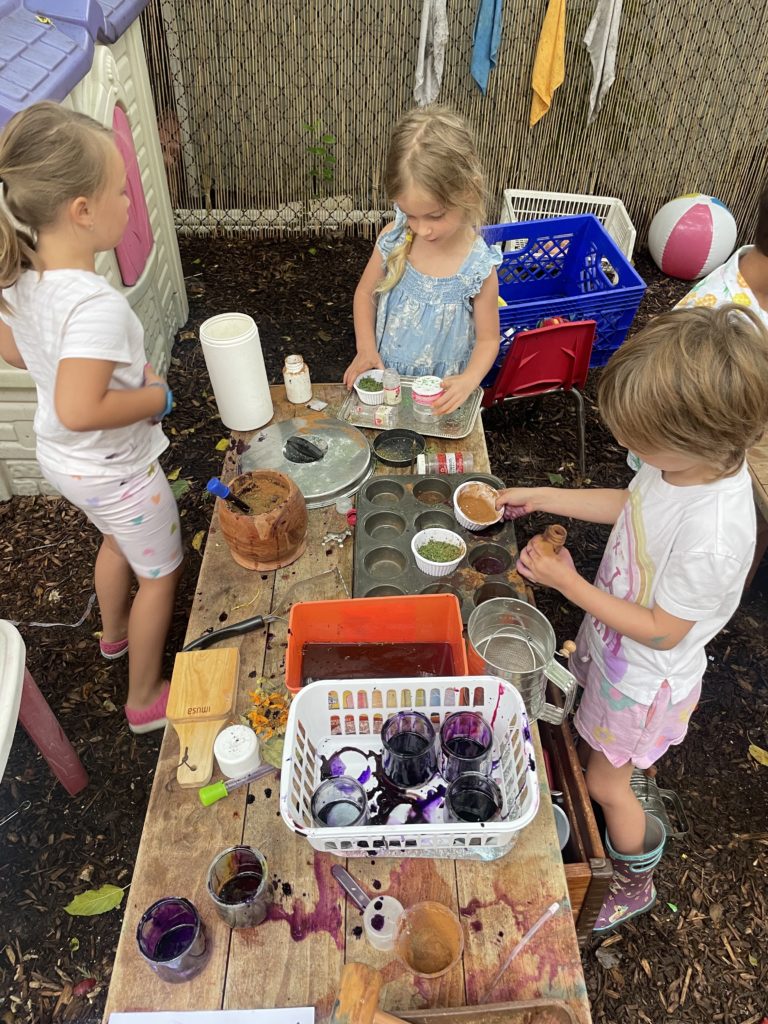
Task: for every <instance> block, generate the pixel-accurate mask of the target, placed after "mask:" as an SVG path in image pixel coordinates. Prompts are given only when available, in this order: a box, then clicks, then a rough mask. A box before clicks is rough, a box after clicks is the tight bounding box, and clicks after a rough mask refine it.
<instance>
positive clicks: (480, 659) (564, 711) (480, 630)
mask: <svg viewBox="0 0 768 1024" xmlns="http://www.w3.org/2000/svg"><path fill="white" fill-rule="evenodd" d="M467 641H468V642H467V660H468V664H469V670H470V672H472V673H476V674H478V675H480V674H483V675H494V676H500V677H501V678H502V679H506V680H507V682H510V683H512V685H513V686H514V687H515V688H516V689H517V690H518V692H519V693H520V696H521V697H522V698H523V701H524V702H525V708H526V711H527V712H528V717H529V718H530V720H531V721H535V720H536V719H537V718H540V719H541V720H542V721H544V722H550V723H552V724H553V725H560V723H561V722H562V721H563V720H564V718H565V716H566V715H568V714H569V713H570V711H571V709H572V707H573V701H574V698H575V696H576V686H577V685H578V684H577V682H576V679H575V678H574V677H573V676H572V675H571V673H570V672H569V671H568V670H567V669H565V668H563V666H562V665H560V664H559V663H558V662H557V661H556V660H555V650H556V649H557V644H556V641H555V631H554V630H553V629H552V626H551V625H550V623H549V620H548V619H547V618H545V616H543V615H542V614H541V612H539V611H537V610H536V609H535V608H534V607H533V606H532V605H530V604H527V603H526V602H525V601H518V600H516V599H515V598H511V597H494V598H492V599H491V600H490V601H484V602H483V603H482V604H481V605H478V606H477V608H475V610H474V611H473V612H472V614H471V615H470V617H469V622H468V623H467ZM547 679H549V681H550V682H552V683H554V684H555V686H557V687H558V689H560V690H562V692H563V702H564V703H563V707H562V708H556V707H554V705H552V704H548V703H547V701H546V695H545V694H546V685H547V684H546V681H547Z"/></svg>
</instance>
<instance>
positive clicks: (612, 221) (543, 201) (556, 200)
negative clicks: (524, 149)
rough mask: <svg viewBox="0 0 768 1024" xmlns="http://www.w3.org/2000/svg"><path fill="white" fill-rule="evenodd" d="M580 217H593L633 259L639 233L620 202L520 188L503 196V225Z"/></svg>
mask: <svg viewBox="0 0 768 1024" xmlns="http://www.w3.org/2000/svg"><path fill="white" fill-rule="evenodd" d="M580 213H593V214H594V215H595V217H597V219H598V220H599V221H600V223H601V224H602V225H603V227H604V228H605V230H606V231H607V232H608V234H609V235H610V236H611V238H612V239H613V240H614V242H616V244H617V245H618V247H619V248H620V249H621V251H622V252H623V253H624V255H625V256H626V257H627V259H628V260H631V259H632V252H633V251H634V248H635V236H636V234H637V232H636V231H635V226H634V224H633V223H632V221H631V220H630V218H629V214H628V213H627V208H626V207H625V206H624V203H622V201H621V200H620V199H613V198H612V197H610V196H589V195H576V194H575V193H572V192H536V191H527V190H525V189H517V188H505V189H504V192H503V200H502V207H501V223H502V224H507V223H513V222H515V221H519V220H544V219H546V218H547V217H569V216H571V215H573V214H580Z"/></svg>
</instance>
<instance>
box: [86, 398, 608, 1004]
mask: <svg viewBox="0 0 768 1024" xmlns="http://www.w3.org/2000/svg"><path fill="white" fill-rule="evenodd" d="M313 391H314V394H315V397H320V398H323V399H325V400H326V401H328V402H329V403H330V405H331V409H330V410H329V411H331V412H332V411H333V410H334V409H336V408H338V407H339V405H340V404H341V400H342V398H343V394H344V393H343V389H342V386H341V385H339V384H333V385H315V386H314V388H313ZM272 397H273V400H274V404H275V417H276V418H277V419H288V418H291V417H293V416H296V415H304V407H296V406H291V405H289V404H288V403H287V402H286V400H285V391H284V389H283V388H282V387H273V388H272ZM325 414H326V415H327V412H326V413H325ZM457 448H460V449H461V450H463V451H471V452H472V453H473V455H474V465H475V469H476V470H477V471H485V472H488V471H489V464H488V452H487V449H486V446H485V438H484V434H483V428H482V423H481V421H480V419H479V418H478V422H477V424H476V426H475V428H474V430H473V431H472V433H471V434H470V435H469V436H468V437H466V438H464V439H462V440H461V441H460V442H456V441H452V442H451V441H438V440H436V439H430V444H429V450H435V451H441V450H442V451H446V450H453V449H457ZM386 472H392V471H391V470H386ZM345 525H346V524H345V522H344V520H343V519H342V517H341V516H340V515H339V514H338V513H337V512H336V510H335V508H334V506H333V505H331V506H330V507H328V508H323V509H316V510H314V511H311V512H310V515H309V543H308V546H307V551H306V553H305V554H304V555H303V556H302V557H301V558H300V559H298V560H297V561H296V562H295V563H294V564H293V565H291V566H289V567H287V568H286V569H282V570H278V571H277V572H274V573H259V572H250V571H248V570H246V569H242V568H240V567H238V566H237V565H236V564H235V563H234V562H233V561H232V559H231V557H230V555H229V551H228V549H227V546H226V544H225V542H224V540H223V538H222V537H221V534H220V532H219V530H218V522H217V516H216V514H215V513H214V516H213V520H212V523H211V529H210V533H209V536H208V542H207V545H206V548H205V554H204V557H203V560H202V564H201V566H200V575H199V580H198V587H197V591H196V594H195V598H194V605H193V609H192V613H191V615H190V620H189V628H188V632H187V642H188V641H189V640H191V639H193V638H195V637H197V636H199V635H200V634H201V633H203V632H204V631H205V630H206V629H208V628H210V627H214V628H215V627H217V626H219V625H220V620H221V619H222V617H223V616H224V615H226V616H227V617H228V619H227V621H229V622H235V621H237V620H239V619H242V618H247V617H250V616H252V615H255V614H266V613H268V612H269V611H270V610H271V609H276V608H277V607H278V606H279V604H280V601H281V600H282V598H283V595H284V594H285V592H286V591H287V589H288V587H290V586H291V585H292V584H294V583H295V582H296V581H298V580H302V579H307V578H309V577H311V576H313V575H315V574H318V573H320V572H323V571H325V570H326V569H328V568H331V567H332V566H334V565H337V566H338V567H339V570H340V571H341V574H342V576H343V578H344V580H345V581H346V585H347V587H349V588H350V591H351V579H352V545H351V543H350V542H349V541H348V542H347V543H346V544H345V545H344V547H343V548H341V549H339V548H338V547H336V546H335V545H334V546H333V547H331V548H329V547H328V545H324V544H322V543H321V538H322V537H323V535H324V534H325V533H326V532H327V531H329V530H339V529H341V528H342V527H343V526H345ZM192 557H195V556H194V555H193V556H192ZM187 571H194V568H193V567H192V566H190V567H188V570H187ZM338 596H339V597H343V596H345V595H344V594H343V593H341V594H339V595H338ZM270 634H271V635H270V636H269V637H267V635H266V634H265V633H264V631H262V632H252V633H249V634H247V635H246V636H244V637H241V638H238V639H237V640H232V641H229V645H230V646H235V645H236V646H239V648H240V655H241V661H240V665H241V669H240V683H239V693H238V704H237V710H238V712H240V713H242V712H245V711H246V710H247V709H248V708H249V706H250V701H249V698H248V690H249V680H251V679H253V678H254V677H255V676H258V675H267V676H269V675H281V674H282V670H283V661H284V656H285V627H284V626H282V624H280V623H273V624H272V625H271V626H270ZM533 733H534V740H535V744H536V749H537V751H538V755H539V756H538V759H537V760H538V766H539V772H540V781H541V788H542V800H541V807H540V810H539V813H538V815H537V816H536V819H535V820H534V822H533V823H532V824H531V825H530V826H529V827H528V828H526V829H525V830H524V831H523V833H522V835H521V837H520V839H519V840H518V842H517V844H516V845H515V847H514V849H513V850H512V852H511V853H510V854H509V855H508V856H506V857H504V858H502V859H501V860H499V861H496V862H491V863H485V862H476V861H466V860H465V861H453V860H422V859H407V858H403V859H398V858H377V859H375V860H370V861H368V860H366V859H352V860H350V862H349V864H348V865H347V866H348V867H349V869H350V870H351V871H352V873H353V874H354V875H355V876H356V877H357V878H359V880H360V881H361V882H362V884H363V886H364V887H365V888H366V889H367V890H368V891H370V892H374V891H379V892H381V893H386V892H389V893H391V894H392V895H393V896H395V897H396V898H397V899H399V900H400V901H401V902H402V903H404V904H406V905H407V904H410V903H415V902H416V901H418V900H423V899H432V900H439V901H441V902H443V903H445V904H446V905H447V906H449V907H452V908H453V909H454V910H455V911H456V912H457V913H458V914H460V916H461V920H462V923H463V927H464V936H465V943H466V945H465V953H464V958H463V963H459V964H458V965H457V966H456V967H455V968H454V969H453V970H452V971H450V972H449V973H448V974H447V975H445V976H444V977H442V978H440V979H438V980H437V981H434V982H428V983H425V982H423V981H419V980H417V979H414V978H413V976H411V975H410V974H409V973H407V972H406V971H405V969H404V968H403V967H401V966H400V965H399V963H398V962H397V961H396V960H394V958H393V955H392V954H387V953H380V952H377V951H375V950H373V949H372V948H371V947H370V946H369V945H368V944H367V942H366V941H365V939H364V938H362V937H361V928H360V925H361V915H360V913H359V912H358V911H357V910H356V909H355V908H354V907H353V906H352V905H351V904H349V903H348V902H347V901H346V899H345V897H344V896H343V894H342V892H341V890H340V889H339V886H338V884H337V883H336V882H335V880H334V879H333V877H332V876H331V867H332V866H333V864H334V863H339V862H340V861H338V860H337V859H336V858H335V857H333V856H332V855H330V854H320V853H315V852H314V851H313V849H312V847H311V846H310V845H309V843H308V842H307V841H306V839H304V838H303V837H301V836H298V835H295V834H294V833H293V832H291V831H289V829H288V828H287V827H286V826H285V824H284V823H283V821H282V820H281V818H280V814H279V811H278V796H279V780H278V777H277V775H276V774H275V775H273V776H268V777H267V778H266V779H262V780H259V781H258V782H257V783H256V784H254V785H252V786H251V787H250V798H251V802H250V803H249V802H248V800H249V792H248V790H246V788H242V789H239V790H236V791H235V792H233V793H232V794H231V795H230V796H229V797H228V798H226V799H224V800H220V801H219V802H218V803H216V804H214V805H212V806H211V807H203V806H202V805H201V804H200V802H199V800H198V795H197V791H196V790H194V789H192V790H189V789H185V790H181V789H180V788H179V786H178V785H177V783H176V767H177V765H178V763H179V756H180V755H179V745H178V740H177V737H176V734H175V733H174V731H173V729H172V728H168V729H166V732H165V735H164V738H163V742H162V747H161V750H160V755H159V760H158V765H157V770H156V773H155V779H154V784H153V787H152V793H151V796H150V801H149V807H148V810H147V816H146V820H145V822H144V829H143V832H142V836H141V844H140V847H139V852H138V856H137V860H136V866H135V870H134V874H133V880H132V884H131V887H130V889H129V890H128V892H127V894H126V902H125V916H124V920H123V927H122V933H121V936H120V942H119V945H118V950H117V956H116V959H115V965H114V970H113V973H112V981H111V985H110V989H109V995H108V999H107V1006H106V1012H105V1019H108V1017H109V1014H110V1012H112V1011H130V1010H139V1009H156V1010H160V1009H162V1010H181V1009H189V1010H192V1009H196V1010H207V1009H239V1008H249V1007H274V1006H315V1007H316V1008H317V1019H318V1022H319V1024H320V1022H324V1021H325V1020H326V1019H327V1017H328V1014H329V1012H330V1008H331V1006H332V1004H333V1000H334V998H335V995H336V992H337V987H338V984H339V976H340V974H341V968H342V965H343V964H344V962H345V961H362V962H365V963H369V964H371V965H374V966H376V967H378V968H380V969H381V970H382V972H383V975H384V978H385V987H384V989H383V992H382V998H381V1006H382V1008H383V1009H386V1010H389V1011H390V1012H392V1013H396V1012H398V1011H401V1012H405V1011H407V1010H408V1009H417V1008H424V1007H427V1006H430V1007H442V1006H464V1005H467V1004H470V1005H471V1004H473V1003H475V1002H476V1001H477V999H478V998H479V996H480V994H482V992H483V991H484V990H485V988H486V986H487V985H488V983H489V981H490V980H491V978H492V977H493V976H494V974H495V972H496V970H498V967H499V966H500V963H501V961H502V960H503V958H504V957H505V955H506V954H507V952H508V951H509V950H510V949H511V947H512V946H513V945H514V944H515V943H516V942H517V941H518V939H519V938H520V936H521V935H522V934H523V932H525V931H526V930H527V929H528V928H529V927H530V925H532V924H533V923H534V921H536V920H537V919H538V917H539V916H540V914H541V913H542V912H543V911H544V910H545V909H546V908H547V906H549V904H551V903H552V902H554V901H555V900H560V901H561V902H562V904H563V909H562V910H561V911H560V912H559V913H558V914H557V915H556V916H555V918H554V919H553V920H551V921H550V922H549V923H548V924H547V925H546V926H545V927H544V928H542V929H541V930H540V931H539V932H538V934H537V935H536V936H535V937H534V938H533V939H532V940H531V942H530V943H529V944H528V945H527V947H526V948H525V950H524V951H523V952H522V953H521V954H520V955H519V956H518V957H517V958H516V960H515V961H514V963H513V965H512V966H511V967H510V969H509V970H508V972H507V974H506V975H505V977H504V979H503V980H502V981H501V982H500V983H499V985H498V987H497V989H496V991H495V992H494V1001H499V1002H501V1001H503V1000H513V999H520V1000H522V999H534V998H550V999H563V1000H565V1001H566V1002H567V1003H568V1004H569V1006H570V1007H571V1009H572V1010H573V1012H574V1014H575V1015H576V1018H577V1019H578V1021H579V1022H580V1024H588V1022H589V1021H590V1020H591V1016H590V1011H589V1004H588V1000H587V995H586V989H585V984H584V976H583V972H582V967H581V961H580V958H579V950H578V946H577V942H576V932H575V930H574V925H573V918H572V915H571V910H570V904H569V902H568V893H567V888H566V882H565V875H564V873H563V866H562V861H561V859H560V853H559V848H558V843H557V836H556V832H555V825H554V820H553V817H552V814H551V811H550V799H549V794H548V789H547V786H546V780H545V778H544V777H543V763H544V762H543V758H542V757H541V747H540V744H539V737H538V731H537V729H536V728H535V727H534V728H533ZM218 777H219V776H218V775H217V774H216V773H214V776H213V778H214V780H215V779H216V778H218ZM238 843H246V844H249V845H252V846H255V847H258V848H259V849H260V850H261V851H262V852H263V853H264V855H265V856H266V859H267V862H268V864H269V866H270V871H271V873H272V878H273V884H274V886H275V900H274V905H273V907H272V909H271V911H270V913H269V916H268V918H267V920H266V921H265V922H264V923H263V924H261V925H259V926H258V927H256V928H252V929H247V930H238V931H232V932H231V931H230V930H229V928H227V927H226V926H225V925H224V923H223V922H222V921H221V920H220V918H219V917H218V915H217V914H216V912H215V910H214V908H213V906H212V905H211V903H210V901H209V899H208V896H207V894H206V891H205V875H206V871H207V868H208V865H209V863H210V862H211V860H212V859H213V857H214V855H215V854H216V853H217V852H219V851H220V850H222V849H224V848H225V847H227V846H232V845H235V844H238ZM170 895H178V896H186V897H187V898H189V899H191V900H192V902H193V903H194V904H195V906H196V907H197V908H198V909H199V910H200V912H201V914H202V916H203V919H204V922H205V927H206V930H207V934H208V939H209V942H210V943H211V946H212V954H211V959H210V961H209V963H208V964H207V966H206V967H205V969H204V970H203V971H202V972H201V974H199V975H198V976H197V977H196V978H194V979H192V980H191V981H189V982H186V983H184V984H178V985H171V984H168V983H166V982H163V981H161V980H160V979H159V978H158V977H157V976H156V975H155V974H154V973H153V972H152V971H151V970H150V968H149V967H148V966H147V964H146V963H144V961H143V960H142V958H141V957H140V956H139V953H138V951H137V948H136V940H135V934H136V925H137V923H138V920H139V917H140V916H141V914H142V912H143V911H144V910H145V909H146V908H147V907H148V906H149V905H150V904H151V903H152V902H153V901H154V900H156V899H158V898H160V897H162V896H170Z"/></svg>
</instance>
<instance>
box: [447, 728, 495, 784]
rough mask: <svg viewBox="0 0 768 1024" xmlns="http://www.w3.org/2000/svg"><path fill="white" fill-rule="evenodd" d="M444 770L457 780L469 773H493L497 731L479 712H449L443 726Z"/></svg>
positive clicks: (451, 780) (449, 778)
mask: <svg viewBox="0 0 768 1024" xmlns="http://www.w3.org/2000/svg"><path fill="white" fill-rule="evenodd" d="M440 747H441V752H442V773H443V777H444V778H445V779H446V780H447V781H448V782H453V781H454V779H457V778H458V777H459V776H460V775H463V774H465V773H466V772H478V773H480V774H481V775H489V774H490V772H491V767H492V756H493V730H492V729H491V727H490V725H488V723H487V722H486V721H485V719H484V718H483V717H482V715H479V714H477V712H476V711H457V712H455V713H454V714H452V715H449V716H448V717H447V718H446V719H445V721H444V722H443V724H442V727H441V729H440Z"/></svg>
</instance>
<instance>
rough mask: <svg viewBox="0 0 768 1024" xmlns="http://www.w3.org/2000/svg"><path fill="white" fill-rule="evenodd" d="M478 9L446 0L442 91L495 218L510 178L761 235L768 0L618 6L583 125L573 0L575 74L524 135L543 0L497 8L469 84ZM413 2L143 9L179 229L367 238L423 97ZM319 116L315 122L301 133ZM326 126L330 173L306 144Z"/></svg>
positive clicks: (580, 12) (585, 92)
mask: <svg viewBox="0 0 768 1024" xmlns="http://www.w3.org/2000/svg"><path fill="white" fill-rule="evenodd" d="M477 3H478V0H448V14H449V24H450V41H449V44H448V47H447V51H446V55H445V71H444V75H443V83H442V89H441V92H440V96H439V101H440V102H444V103H448V104H450V105H452V106H454V107H456V108H457V109H458V110H460V111H461V112H462V113H464V114H465V115H466V116H467V118H468V119H469V120H470V122H471V123H472V125H473V127H474V129H475V131H476V134H477V138H478V143H479V149H480V153H481V156H482V159H483V162H484V164H485V167H486V169H487V173H488V185H489V192H490V195H491V197H492V204H491V209H490V210H489V221H494V220H496V219H498V217H499V214H500V200H501V193H502V190H503V189H504V188H527V189H537V190H546V191H557V192H572V193H589V194H596V195H607V196H615V197H618V198H620V199H622V201H623V202H624V204H625V205H626V207H627V209H628V211H629V214H630V217H631V218H632V220H633V222H634V224H635V226H636V227H637V229H638V235H639V238H640V239H641V240H642V239H644V237H645V234H646V232H647V228H648V224H649V222H650V220H651V218H652V216H653V214H654V213H655V211H656V210H657V209H658V207H659V206H660V205H661V204H662V203H664V202H666V201H667V200H669V199H671V198H673V197H674V196H676V195H680V194H683V193H687V192H696V191H701V192H705V193H707V194H712V195H716V196H717V197H718V198H720V199H722V200H723V201H724V202H725V203H726V205H728V206H729V207H730V209H731V211H732V212H733V214H734V216H735V217H736V220H737V223H738V224H739V229H740V230H739V237H740V241H744V240H748V239H749V237H750V236H751V234H752V232H753V230H754V225H755V218H756V198H757V194H758V192H759V190H760V187H761V186H762V183H763V180H764V178H765V177H766V176H767V175H768V121H767V118H766V98H767V97H768V0H741V2H740V3H738V4H736V3H734V2H733V0H624V7H623V16H622V24H621V35H620V43H619V52H618V57H617V75H616V81H615V83H614V85H613V87H612V89H611V90H610V92H609V93H608V96H607V98H606V100H605V102H604V104H603V108H602V110H601V111H600V113H599V115H598V117H597V119H596V121H595V122H594V123H593V124H592V125H591V126H589V127H588V126H587V107H588V96H589V90H590V85H591V64H590V61H589V56H588V54H587V51H586V48H585V47H584V45H583V42H582V40H583V37H584V33H585V30H586V27H587V25H588V23H589V21H590V19H591V17H592V14H593V12H594V8H595V5H596V0H568V3H567V26H566V77H565V82H564V84H563V85H562V86H561V87H560V88H559V89H558V90H557V92H556V93H555V97H554V102H553V105H552V109H551V110H550V112H549V113H548V114H546V115H545V117H544V118H543V120H542V121H540V122H539V123H538V125H536V126H535V127H534V128H529V126H528V114H529V109H530V101H531V90H530V77H531V68H532V65H533V59H534V55H535V52H536V44H537V41H538V36H539V32H540V29H541V24H542V20H543V17H544V13H545V10H546V0H535V2H533V0H505V4H504V11H503V19H504V29H503V37H502V45H501V48H500V52H499V56H498V66H497V67H496V69H495V70H494V71H492V72H491V78H490V84H489V91H488V95H487V96H486V97H483V96H482V95H481V94H480V92H479V90H478V89H477V87H476V85H475V83H474V81H473V80H472V78H471V76H470V70H469V69H470V59H471V49H472V32H473V26H474V19H475V12H476V8H477ZM421 6H422V0H408V2H406V0H271V2H269V3H268V2H264V0H261V2H258V0H257V2H253V0H151V2H150V4H149V6H148V7H147V8H146V9H145V11H144V13H143V15H142V28H143V32H144V39H145V47H146V50H147V55H148V62H149V66H150V77H151V81H152V88H153V92H154V98H155V104H156V107H157V110H158V124H159V130H160V135H161V141H162V143H163V148H164V153H165V159H166V166H167V169H168V176H169V183H170V187H171V196H172V203H173V206H174V208H175V211H176V218H177V226H178V228H179V230H180V231H182V232H203V233H208V232H214V233H230V232H250V233H265V232H267V233H280V234H283V233H288V232H291V231H308V230H309V231H313V230H315V231H322V230H327V229H334V230H339V229H341V230H348V231H362V232H364V233H366V234H369V233H371V232H372V231H374V230H375V229H376V227H378V226H379V224H380V221H381V218H382V216H383V211H386V210H387V208H388V206H389V202H388V199H387V197H386V196H385V195H384V194H383V189H382V184H381V179H380V173H381V168H382V166H383V162H384V153H385V150H386V146H387V139H388V135H389V131H390V129H391V126H392V124H393V122H394V121H395V120H396V118H397V117H398V115H399V114H400V113H401V112H402V111H404V110H405V109H407V108H408V107H409V106H411V105H412V103H413V99H412V88H413V78H414V69H415V63H416V53H417V46H418V37H419V26H420V18H421ZM307 124H312V125H314V126H315V128H316V131H315V132H313V131H307V130H305V127H304V126H305V125H307ZM323 134H325V135H327V136H332V137H333V139H334V140H335V141H334V142H332V143H326V144H325V148H326V151H327V152H329V153H331V154H332V156H333V157H334V158H335V161H336V162H335V163H334V164H332V165H331V166H332V168H333V170H332V174H331V176H330V179H329V180H327V181H324V180H322V179H318V178H317V176H313V174H312V167H313V160H314V159H315V157H313V154H312V153H311V152H310V147H311V146H313V144H315V143H316V141H317V139H316V137H315V136H316V135H323Z"/></svg>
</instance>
